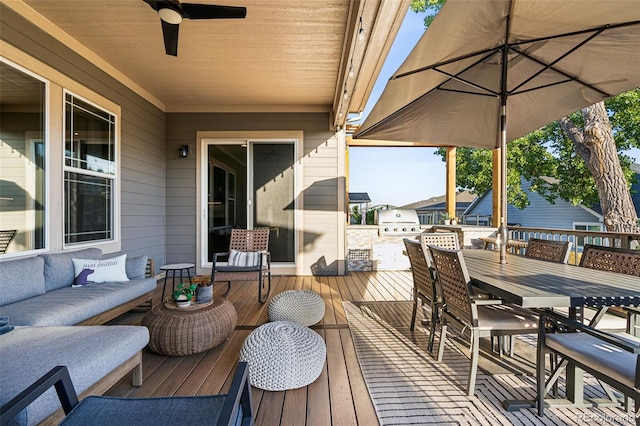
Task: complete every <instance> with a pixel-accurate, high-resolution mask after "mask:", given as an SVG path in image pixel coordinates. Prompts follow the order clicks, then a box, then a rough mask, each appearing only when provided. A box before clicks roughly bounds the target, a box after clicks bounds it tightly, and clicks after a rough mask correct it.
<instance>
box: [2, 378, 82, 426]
mask: <svg viewBox="0 0 640 426" xmlns="http://www.w3.org/2000/svg"><path fill="white" fill-rule="evenodd" d="M51 386H55V388H56V393H57V394H58V398H59V399H60V405H62V409H63V410H64V412H65V414H68V413H69V412H70V411H71V409H72V408H73V407H75V406H76V405H77V404H78V394H77V393H76V389H75V388H74V387H73V383H72V382H71V377H70V376H69V371H68V370H67V367H65V366H57V367H53V368H52V369H51V370H49V372H48V373H46V374H45V375H44V376H42V377H40V378H39V379H38V380H36V381H35V382H34V383H33V384H31V385H30V386H29V387H27V388H26V389H25V390H23V391H22V392H20V393H19V394H18V395H17V396H16V397H15V398H13V399H12V400H11V401H9V402H7V403H6V404H5V405H3V406H2V407H0V424H3V425H4V424H9V423H10V422H11V420H13V418H14V417H15V416H17V415H18V413H20V412H21V411H22V410H24V409H25V408H27V406H28V405H29V404H31V403H32V402H33V401H35V400H36V399H37V398H38V397H39V396H40V395H42V394H43V393H44V392H46V391H47V390H48V389H49V388H50V387H51Z"/></svg>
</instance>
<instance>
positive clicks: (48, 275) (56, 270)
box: [40, 248, 102, 291]
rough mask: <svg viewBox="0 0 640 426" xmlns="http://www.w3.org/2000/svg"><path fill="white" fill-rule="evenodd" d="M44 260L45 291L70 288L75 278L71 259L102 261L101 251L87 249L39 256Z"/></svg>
mask: <svg viewBox="0 0 640 426" xmlns="http://www.w3.org/2000/svg"><path fill="white" fill-rule="evenodd" d="M40 256H41V257H42V258H43V259H44V287H45V291H51V290H56V289H59V288H63V287H70V286H71V284H73V279H74V278H75V275H74V269H73V261H72V260H71V259H102V250H100V249H97V248H87V249H83V250H78V251H73V252H64V253H50V254H41V255H40Z"/></svg>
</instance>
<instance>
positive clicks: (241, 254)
mask: <svg viewBox="0 0 640 426" xmlns="http://www.w3.org/2000/svg"><path fill="white" fill-rule="evenodd" d="M221 257H228V258H229V259H228V261H227V264H226V265H221V264H220V261H219V258H221ZM265 275H266V283H265ZM225 281H226V282H227V290H226V291H225V294H227V293H228V292H229V290H230V289H231V281H258V302H260V303H264V302H266V301H267V297H269V292H270V291H271V255H270V253H269V228H257V229H232V230H231V239H230V241H229V251H228V252H224V253H214V255H213V267H212V268H211V283H212V284H214V283H216V282H225Z"/></svg>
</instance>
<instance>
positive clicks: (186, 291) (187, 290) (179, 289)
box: [173, 283, 198, 300]
mask: <svg viewBox="0 0 640 426" xmlns="http://www.w3.org/2000/svg"><path fill="white" fill-rule="evenodd" d="M197 287H198V286H197V285H196V284H190V285H185V284H183V283H180V284H178V285H177V286H176V290H175V291H174V292H173V300H180V298H181V296H185V298H184V299H183V300H191V299H193V295H194V293H195V291H196V288H197Z"/></svg>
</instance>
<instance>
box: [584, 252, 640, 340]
mask: <svg viewBox="0 0 640 426" xmlns="http://www.w3.org/2000/svg"><path fill="white" fill-rule="evenodd" d="M580 266H581V267H583V268H591V269H599V270H601V271H610V272H617V273H619V274H626V275H631V276H634V277H640V251H638V250H630V249H620V248H615V247H605V246H594V245H591V244H585V245H584V249H583V251H582V257H581V258H580ZM638 290H640V284H639V285H638ZM623 309H624V312H625V313H626V317H627V333H629V334H631V335H633V336H635V337H640V307H630V306H629V307H625V308H623Z"/></svg>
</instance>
